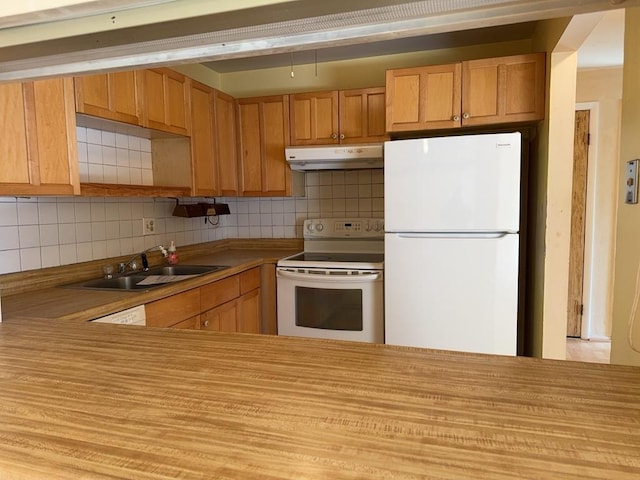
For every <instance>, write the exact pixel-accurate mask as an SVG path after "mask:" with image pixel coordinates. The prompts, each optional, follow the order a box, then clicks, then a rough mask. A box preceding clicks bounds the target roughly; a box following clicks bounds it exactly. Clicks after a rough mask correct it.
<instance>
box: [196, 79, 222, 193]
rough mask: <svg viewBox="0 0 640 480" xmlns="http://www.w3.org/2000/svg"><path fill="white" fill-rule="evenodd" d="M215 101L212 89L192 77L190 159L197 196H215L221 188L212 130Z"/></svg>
mask: <svg viewBox="0 0 640 480" xmlns="http://www.w3.org/2000/svg"><path fill="white" fill-rule="evenodd" d="M213 104H214V102H213V89H212V88H211V87H208V86H206V85H203V84H201V83H198V82H196V81H192V82H191V159H192V165H193V195H195V196H216V195H218V194H219V192H220V190H219V187H218V162H217V160H216V154H215V138H214V132H213V124H214V122H213Z"/></svg>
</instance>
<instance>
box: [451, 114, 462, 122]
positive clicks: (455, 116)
mask: <svg viewBox="0 0 640 480" xmlns="http://www.w3.org/2000/svg"><path fill="white" fill-rule="evenodd" d="M452 120H453V121H454V122H459V121H460V115H454V116H453V118H452Z"/></svg>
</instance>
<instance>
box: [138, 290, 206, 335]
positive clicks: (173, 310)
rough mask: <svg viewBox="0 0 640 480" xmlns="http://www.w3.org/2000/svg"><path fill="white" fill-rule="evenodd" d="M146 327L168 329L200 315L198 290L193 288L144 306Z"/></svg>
mask: <svg viewBox="0 0 640 480" xmlns="http://www.w3.org/2000/svg"><path fill="white" fill-rule="evenodd" d="M145 312H146V316H147V327H170V326H172V325H175V324H176V323H179V322H181V321H182V320H186V319H188V318H190V317H195V316H196V315H198V314H200V289H198V288H194V289H193V290H189V291H187V292H184V293H179V294H178V295H172V296H171V297H167V298H163V299H162V300H157V301H155V302H151V303H147V304H146V305H145Z"/></svg>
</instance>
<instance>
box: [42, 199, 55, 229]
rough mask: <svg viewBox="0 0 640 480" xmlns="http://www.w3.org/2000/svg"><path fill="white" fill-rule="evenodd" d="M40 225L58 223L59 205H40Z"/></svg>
mask: <svg viewBox="0 0 640 480" xmlns="http://www.w3.org/2000/svg"><path fill="white" fill-rule="evenodd" d="M38 223H40V225H43V224H45V225H48V224H53V223H58V205H57V204H55V203H38Z"/></svg>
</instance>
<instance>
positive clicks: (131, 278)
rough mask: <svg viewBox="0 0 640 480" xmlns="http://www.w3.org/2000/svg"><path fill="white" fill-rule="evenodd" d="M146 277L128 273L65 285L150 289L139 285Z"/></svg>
mask: <svg viewBox="0 0 640 480" xmlns="http://www.w3.org/2000/svg"><path fill="white" fill-rule="evenodd" d="M144 279H145V277H144V276H142V275H127V276H124V277H113V278H99V279H97V280H89V281H86V282H82V283H74V284H71V285H65V286H67V287H71V288H91V289H99V290H148V289H149V287H150V285H138V282H140V281H142V280H144ZM154 286H155V285H154ZM158 286H159V285H158Z"/></svg>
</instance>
